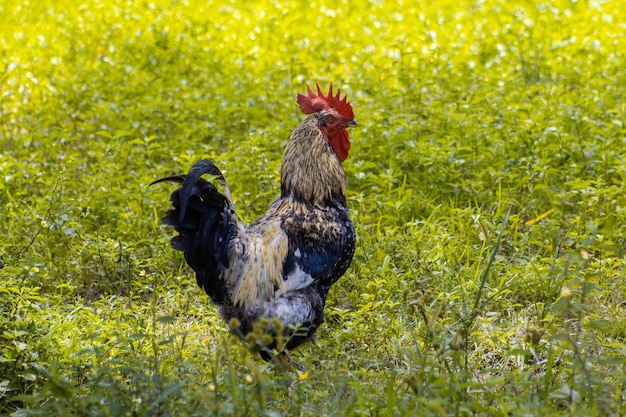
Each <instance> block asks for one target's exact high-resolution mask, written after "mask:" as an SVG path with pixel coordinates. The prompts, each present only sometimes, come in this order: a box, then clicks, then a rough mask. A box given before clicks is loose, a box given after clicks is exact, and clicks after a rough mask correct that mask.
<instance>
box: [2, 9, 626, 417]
mask: <svg viewBox="0 0 626 417" xmlns="http://www.w3.org/2000/svg"><path fill="white" fill-rule="evenodd" d="M399 3H400V2H387V1H383V2H375V1H373V2H363V3H362V4H358V5H356V4H354V3H353V2H329V1H314V2H291V1H282V2H267V1H265V2H264V1H260V2H255V3H254V4H252V3H250V4H245V5H244V4H243V3H242V4H240V2H235V1H230V2H227V1H220V2H212V1H204V2H201V1H171V2H165V1H163V2H157V1H155V2H124V1H116V0H106V1H91V0H90V1H87V2H82V3H81V2H78V3H71V2H57V1H37V2H28V1H25V0H22V1H14V2H4V3H2V4H0V15H1V16H2V25H0V179H1V180H0V206H1V207H2V210H1V211H0V235H1V236H3V239H2V240H1V241H0V260H1V261H2V264H3V265H4V266H3V267H2V269H0V275H1V278H0V293H1V295H2V297H1V298H0V312H1V313H2V314H1V315H0V413H2V414H9V415H11V414H12V415H16V416H20V415H45V416H50V415H63V416H71V415H80V416H87V415H89V416H96V415H97V416H102V415H106V416H109V415H110V416H123V415H124V416H126V415H172V416H179V415H189V416H194V415H202V416H206V415H256V414H267V415H311V416H317V415H384V416H387V415H563V414H565V415H576V416H579V415H619V414H624V413H626V398H625V396H624V392H626V390H625V386H626V385H625V384H626V371H625V365H626V341H625V335H626V321H625V320H624V316H625V313H626V311H625V308H626V305H625V304H624V300H625V299H626V292H625V291H626V290H625V288H626V279H625V278H624V276H625V275H626V274H625V270H624V267H625V265H624V248H625V245H626V242H625V236H626V209H625V207H626V201H625V197H624V195H625V194H624V183H625V181H626V168H625V167H626V165H625V164H624V160H625V151H624V149H625V148H626V147H625V143H624V138H625V137H626V127H625V126H626V93H625V91H626V90H624V87H623V86H624V85H626V72H625V71H624V68H626V61H625V59H624V54H623V52H622V51H624V50H626V32H625V31H624V27H623V22H622V21H620V19H621V13H623V12H622V10H623V9H624V7H626V4H625V3H624V2H623V1H614V2H595V1H589V2H581V1H558V0H556V1H549V2H539V3H537V2H521V3H520V2H517V3H515V4H512V3H511V2H504V1H495V0H488V1H479V2H450V1H444V2H435V3H430V2H414V3H411V4H399ZM405 3H407V2H405ZM315 82H319V83H320V85H325V84H327V83H328V82H333V85H334V86H336V87H340V88H341V89H342V91H344V92H346V93H347V94H348V96H349V99H350V101H351V102H352V105H353V107H354V109H355V115H356V119H357V121H358V123H359V127H358V128H356V129H354V130H353V131H352V135H351V141H352V148H351V151H350V157H349V158H348V160H347V161H346V162H345V164H344V166H345V169H346V173H347V175H348V179H349V192H348V194H349V195H348V199H349V205H350V210H351V213H352V216H353V219H354V222H355V224H356V227H357V234H358V246H357V253H356V255H355V259H354V262H353V264H352V266H351V268H350V270H349V271H348V273H347V275H346V276H345V277H344V278H342V279H341V280H340V281H339V282H338V283H337V284H336V285H335V286H334V287H333V289H332V290H331V292H330V294H329V297H328V302H327V306H326V323H325V324H324V325H323V326H322V327H321V328H320V330H319V332H318V334H317V336H318V337H317V341H316V342H315V343H311V344H307V345H304V346H302V347H301V348H299V349H298V350H297V351H296V352H293V355H294V357H295V359H296V360H297V361H298V362H299V363H301V364H302V365H303V367H304V370H303V371H302V372H300V373H299V374H293V375H292V374H284V373H280V372H277V371H276V370H275V369H274V368H273V367H271V366H270V365H268V364H265V363H263V362H262V361H260V360H259V359H258V358H257V357H256V356H254V355H252V354H250V353H249V352H247V351H246V350H245V349H244V347H243V346H242V345H241V343H239V342H238V341H234V340H232V339H231V336H230V335H229V334H228V332H227V330H226V326H225V325H224V324H223V323H222V322H221V321H220V320H219V318H218V317H217V315H216V313H215V311H214V309H213V307H212V306H211V305H210V303H209V302H208V300H207V297H206V296H204V295H203V294H202V293H201V291H200V290H199V289H198V288H197V287H196V284H195V278H194V277H193V276H192V274H191V271H190V270H189V269H188V268H187V267H186V266H185V263H184V260H183V259H182V257H180V256H179V255H177V254H175V253H174V252H173V251H172V250H171V249H170V248H169V246H168V238H169V237H170V234H171V231H170V230H168V229H162V228H161V227H160V225H159V220H158V219H159V217H160V216H161V215H162V214H163V212H164V211H165V210H166V208H167V206H168V192H167V191H164V190H163V189H162V188H158V187H149V186H148V184H149V183H150V182H151V181H153V180H154V179H156V178H159V177H162V176H164V175H169V174H173V173H180V172H183V171H185V170H187V169H188V168H189V167H190V166H191V165H192V164H193V163H194V162H196V161H197V160H199V159H201V158H211V159H213V160H215V161H216V163H217V164H218V165H219V166H220V167H221V168H222V169H223V171H224V173H225V175H226V177H227V179H228V181H229V185H230V187H231V189H232V191H233V194H234V198H235V200H236V204H237V210H238V213H239V215H240V216H241V217H242V218H243V219H245V220H246V221H249V220H253V219H255V218H256V217H257V216H258V215H259V214H261V213H263V212H264V211H265V210H266V209H267V207H268V205H269V204H270V202H271V201H272V200H273V199H274V198H275V197H276V196H277V194H278V191H279V187H278V181H279V169H280V156H281V153H282V149H283V147H284V145H285V143H286V141H287V138H288V136H289V133H290V131H291V129H293V128H294V127H295V126H296V125H297V124H298V123H299V121H300V120H302V118H303V116H302V115H301V114H300V113H299V111H298V109H297V106H296V105H295V97H296V94H297V93H298V92H303V91H304V90H305V88H306V87H305V86H306V84H307V83H315ZM505 220H506V221H505ZM498 241H499V245H496V242H498ZM2 264H0V265H2Z"/></svg>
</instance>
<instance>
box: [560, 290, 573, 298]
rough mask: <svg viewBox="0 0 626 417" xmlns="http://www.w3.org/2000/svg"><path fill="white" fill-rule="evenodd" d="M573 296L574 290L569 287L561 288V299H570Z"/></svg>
mask: <svg viewBox="0 0 626 417" xmlns="http://www.w3.org/2000/svg"><path fill="white" fill-rule="evenodd" d="M571 295H572V290H570V289H569V287H561V297H562V298H569V297H570V296H571Z"/></svg>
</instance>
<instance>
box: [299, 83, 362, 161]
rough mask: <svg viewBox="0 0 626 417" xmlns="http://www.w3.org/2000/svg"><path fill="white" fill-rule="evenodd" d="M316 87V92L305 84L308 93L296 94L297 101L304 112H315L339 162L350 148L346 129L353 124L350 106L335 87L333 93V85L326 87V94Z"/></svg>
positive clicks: (343, 159)
mask: <svg viewBox="0 0 626 417" xmlns="http://www.w3.org/2000/svg"><path fill="white" fill-rule="evenodd" d="M315 86H316V87H317V94H316V93H314V92H313V90H311V87H309V86H307V93H308V95H306V96H305V95H303V94H298V99H297V102H298V104H299V105H300V110H302V112H303V113H304V114H313V113H317V115H318V119H319V122H318V125H319V128H320V131H321V132H322V134H323V135H324V137H325V138H326V140H327V141H328V143H329V144H330V146H331V147H332V148H333V150H334V151H335V154H336V155H337V157H338V158H339V160H340V161H341V162H343V161H345V160H346V158H347V157H348V150H350V140H349V139H348V130H347V128H348V127H350V126H355V125H356V122H355V121H354V113H353V112H352V106H351V105H350V103H348V100H347V99H348V97H347V96H344V98H343V99H341V97H340V94H341V90H339V89H337V94H336V95H333V85H332V84H331V85H330V87H329V88H328V94H326V95H324V93H323V92H322V90H321V89H320V86H319V85H317V84H315Z"/></svg>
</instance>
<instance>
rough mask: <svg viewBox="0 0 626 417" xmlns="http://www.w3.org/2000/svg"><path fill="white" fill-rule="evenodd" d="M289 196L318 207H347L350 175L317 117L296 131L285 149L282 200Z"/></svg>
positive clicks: (307, 121) (306, 120)
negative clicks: (347, 188) (323, 132)
mask: <svg viewBox="0 0 626 417" xmlns="http://www.w3.org/2000/svg"><path fill="white" fill-rule="evenodd" d="M288 196H292V197H294V198H298V199H302V200H305V201H308V202H310V203H311V204H313V205H315V206H325V205H328V204H330V203H334V204H337V203H339V204H341V205H343V206H345V204H346V175H345V173H344V171H343V167H342V165H341V162H340V161H339V158H338V157H337V155H336V154H335V152H334V151H333V148H332V147H331V146H330V144H329V143H328V141H327V140H326V139H325V138H324V136H323V135H322V132H321V131H320V129H319V126H318V118H317V116H316V115H315V114H314V115H311V116H309V117H307V118H306V119H305V120H304V121H303V122H302V123H301V124H300V125H299V126H298V127H297V128H296V129H295V130H294V131H293V133H292V134H291V138H290V139H289V143H288V144H287V148H286V149H285V154H284V156H283V165H282V168H281V197H288Z"/></svg>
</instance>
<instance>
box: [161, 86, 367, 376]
mask: <svg viewBox="0 0 626 417" xmlns="http://www.w3.org/2000/svg"><path fill="white" fill-rule="evenodd" d="M316 87H317V93H315V92H314V91H313V90H312V89H311V88H310V87H309V86H307V94H306V95H303V94H298V97H297V103H298V105H299V106H300V109H301V110H302V112H303V113H304V114H307V115H309V116H308V117H307V118H306V119H304V121H302V122H301V123H300V125H299V126H298V127H297V128H296V129H295V130H294V131H293V132H292V134H291V137H290V139H289V142H288V143H287V147H286V149H285V153H284V156H283V160H282V167H281V181H280V185H281V188H280V197H279V198H278V199H277V200H275V201H274V202H273V203H272V204H271V206H270V208H269V210H268V211H267V213H265V214H264V215H263V216H261V217H260V218H259V219H258V220H256V221H255V222H253V223H252V224H250V225H249V226H247V227H246V226H245V225H244V224H242V222H241V221H240V220H239V219H238V218H237V215H236V214H235V209H234V205H233V201H232V198H231V195H230V191H229V188H228V185H227V183H226V180H225V179H224V176H223V175H222V173H221V171H220V170H219V169H218V168H217V166H215V164H214V163H213V162H210V161H207V160H203V161H200V162H198V163H196V164H195V165H194V166H193V167H192V168H191V170H190V171H189V173H188V174H187V175H179V176H172V177H167V178H162V179H160V180H157V181H155V182H154V183H159V182H167V181H169V182H175V183H178V184H180V188H178V189H177V190H175V191H174V192H173V193H172V195H171V202H172V205H173V209H171V210H169V211H168V212H167V213H166V215H165V217H164V218H163V219H162V222H163V223H164V224H166V225H170V226H173V227H174V229H175V230H176V231H177V232H178V235H177V236H175V237H173V238H172V239H171V246H172V248H173V249H175V250H179V251H182V252H183V253H184V256H185V259H186V261H187V263H188V264H189V266H190V267H191V268H192V269H193V270H194V271H195V273H196V279H197V282H198V285H199V286H200V287H201V288H202V289H203V290H204V291H205V292H206V293H207V294H208V295H209V297H210V298H211V300H212V301H213V303H214V304H215V305H216V307H217V310H218V313H219V314H220V316H221V317H222V318H223V319H224V320H225V322H226V323H228V324H229V326H230V329H231V331H232V332H234V333H235V334H237V335H239V336H240V337H241V338H242V339H244V340H248V341H249V342H250V341H252V342H251V344H252V345H254V346H255V347H256V348H257V350H258V351H259V353H260V355H261V357H262V358H263V359H265V360H271V359H272V360H273V359H275V358H277V354H278V358H279V360H280V362H282V363H283V364H284V365H286V366H287V367H290V366H289V363H290V361H289V359H288V356H287V355H286V353H285V351H286V350H291V349H293V348H295V347H297V346H299V345H300V344H302V343H304V342H305V341H307V340H309V339H311V338H312V336H313V334H314V333H315V331H316V330H317V328H318V327H319V326H320V324H321V323H322V322H323V318H324V315H323V310H324V305H325V302H326V296H327V294H328V290H329V289H330V287H331V285H333V284H334V283H335V282H336V281H337V280H338V279H339V278H340V277H341V276H342V275H343V274H344V273H345V272H346V270H347V269H348V267H349V266H350V263H351V261H352V256H353V254H354V249H355V232H354V225H353V224H352V221H351V220H350V216H349V214H348V210H347V207H346V176H345V173H344V170H343V167H342V162H343V161H345V159H346V158H347V157H348V151H349V149H350V141H349V138H348V130H347V128H349V127H351V126H354V125H356V122H355V121H354V114H353V111H352V106H351V105H350V103H348V101H347V96H344V98H343V99H341V97H340V93H341V92H340V90H339V89H338V90H337V93H336V95H333V90H332V84H331V85H330V88H329V90H328V93H327V94H324V93H323V92H322V91H321V89H320V87H319V85H316ZM205 174H208V175H209V176H212V177H214V178H215V179H216V180H217V183H219V184H220V188H221V190H222V191H221V192H220V191H218V189H217V188H216V186H215V185H214V182H216V181H213V183H212V182H210V181H207V180H205V179H203V178H202V176H203V175H205ZM251 335H252V336H251Z"/></svg>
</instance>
